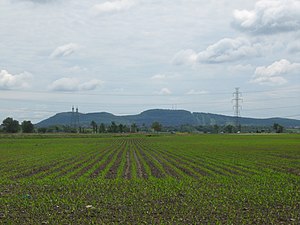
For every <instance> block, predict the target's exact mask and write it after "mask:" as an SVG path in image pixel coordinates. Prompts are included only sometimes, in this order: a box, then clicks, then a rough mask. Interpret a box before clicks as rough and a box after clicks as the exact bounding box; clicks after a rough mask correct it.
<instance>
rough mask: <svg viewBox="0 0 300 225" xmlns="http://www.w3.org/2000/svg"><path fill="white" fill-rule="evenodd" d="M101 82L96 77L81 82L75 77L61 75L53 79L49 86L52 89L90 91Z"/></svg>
mask: <svg viewBox="0 0 300 225" xmlns="http://www.w3.org/2000/svg"><path fill="white" fill-rule="evenodd" d="M102 84H103V81H101V80H97V79H92V80H89V81H86V82H81V81H80V80H79V79H77V78H68V77H63V78H61V79H58V80H56V81H54V82H53V83H52V84H51V85H50V86H49V88H50V90H53V91H90V90H95V89H96V88H98V87H99V86H101V85H102Z"/></svg>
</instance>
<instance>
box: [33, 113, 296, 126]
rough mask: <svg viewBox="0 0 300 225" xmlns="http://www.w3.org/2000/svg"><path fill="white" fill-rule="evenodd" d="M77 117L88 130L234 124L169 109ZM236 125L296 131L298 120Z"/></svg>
mask: <svg viewBox="0 0 300 225" xmlns="http://www.w3.org/2000/svg"><path fill="white" fill-rule="evenodd" d="M73 117H74V114H73V115H72V112H61V113H57V114H55V115H53V116H51V117H49V118H47V119H45V120H42V121H40V122H39V123H37V124H36V126H37V127H48V126H53V125H70V124H71V123H72V118H73ZM78 117H79V124H80V126H89V125H90V123H91V121H95V122H96V123H97V124H100V123H104V124H110V123H111V122H116V123H117V124H119V123H122V124H126V125H129V124H132V123H136V124H137V125H138V126H141V125H146V126H150V125H151V124H152V123H153V122H155V121H157V122H159V123H161V124H162V125H163V126H180V125H193V126H208V125H228V124H234V123H235V121H236V117H234V116H226V115H221V114H213V113H204V112H190V111H187V110H170V109H149V110H146V111H143V112H141V113H139V114H136V115H124V116H117V115H114V114H112V113H108V112H93V113H78ZM239 121H240V124H241V125H242V126H272V125H273V124H274V123H278V124H281V125H283V126H285V127H300V120H296V119H288V118H280V117H273V118H263V119H261V118H249V117H240V118H239Z"/></svg>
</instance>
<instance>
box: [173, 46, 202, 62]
mask: <svg viewBox="0 0 300 225" xmlns="http://www.w3.org/2000/svg"><path fill="white" fill-rule="evenodd" d="M197 57H198V55H197V53H196V52H195V51H194V50H192V49H185V50H181V51H179V52H178V53H176V55H175V56H174V57H173V59H172V63H173V64H175V65H192V64H194V63H195V62H196V61H197Z"/></svg>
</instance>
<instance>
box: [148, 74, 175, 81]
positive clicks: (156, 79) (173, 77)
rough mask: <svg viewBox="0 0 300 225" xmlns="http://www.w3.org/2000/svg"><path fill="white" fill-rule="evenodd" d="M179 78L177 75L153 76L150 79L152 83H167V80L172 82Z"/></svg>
mask: <svg viewBox="0 0 300 225" xmlns="http://www.w3.org/2000/svg"><path fill="white" fill-rule="evenodd" d="M180 77H181V76H180V75H179V74H170V75H167V74H156V75H154V76H152V77H151V80H153V81H159V82H165V81H169V80H174V79H177V78H180Z"/></svg>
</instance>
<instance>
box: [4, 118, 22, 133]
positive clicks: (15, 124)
mask: <svg viewBox="0 0 300 225" xmlns="http://www.w3.org/2000/svg"><path fill="white" fill-rule="evenodd" d="M2 127H3V130H4V131H5V132H7V133H17V132H19V130H20V124H19V121H17V120H14V119H13V118H11V117H7V118H6V119H5V120H3V122H2Z"/></svg>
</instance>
